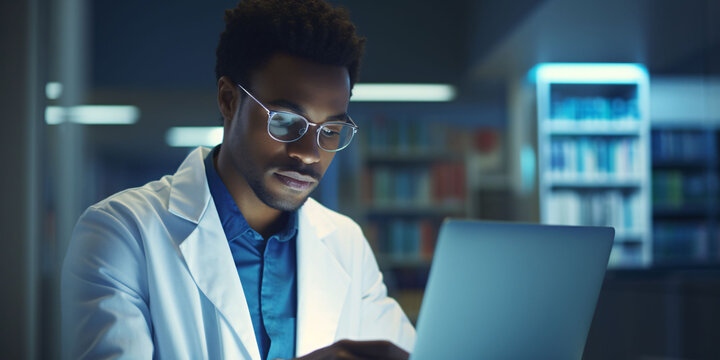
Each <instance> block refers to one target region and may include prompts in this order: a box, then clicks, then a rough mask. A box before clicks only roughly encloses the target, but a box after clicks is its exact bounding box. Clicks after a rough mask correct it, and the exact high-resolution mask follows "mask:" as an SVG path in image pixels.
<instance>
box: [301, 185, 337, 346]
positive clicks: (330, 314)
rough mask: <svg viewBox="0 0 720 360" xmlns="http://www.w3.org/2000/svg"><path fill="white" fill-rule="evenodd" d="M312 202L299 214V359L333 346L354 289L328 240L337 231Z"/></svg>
mask: <svg viewBox="0 0 720 360" xmlns="http://www.w3.org/2000/svg"><path fill="white" fill-rule="evenodd" d="M326 218H327V215H326V214H323V213H322V209H321V208H320V207H319V206H318V205H317V203H315V201H314V200H313V199H308V201H307V202H306V204H305V205H304V206H303V207H302V208H301V209H300V212H299V229H298V237H297V264H298V265H297V271H298V274H297V279H298V307H297V338H296V340H297V342H296V355H298V356H300V355H304V354H307V353H309V352H311V351H313V350H315V349H317V348H320V347H324V346H327V345H329V344H331V343H332V342H333V341H334V339H335V334H336V332H337V327H338V321H339V319H340V314H341V312H342V309H343V305H344V303H345V297H346V295H347V291H348V289H349V287H350V277H349V275H348V274H347V272H346V271H345V269H344V268H343V267H342V265H341V264H340V262H339V261H338V259H337V257H336V254H335V253H333V251H332V250H331V249H330V248H329V247H328V244H326V242H325V240H326V239H327V238H328V237H329V236H330V235H332V233H333V232H335V231H336V229H335V228H334V227H333V226H332V225H330V223H329V222H328V221H325V219H326Z"/></svg>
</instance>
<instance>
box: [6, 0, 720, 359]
mask: <svg viewBox="0 0 720 360" xmlns="http://www.w3.org/2000/svg"><path fill="white" fill-rule="evenodd" d="M332 3H334V4H338V5H342V6H345V7H347V8H348V9H349V10H350V13H351V18H352V19H353V21H354V22H355V23H356V25H357V27H358V31H359V33H361V34H362V35H364V36H366V37H367V38H368V42H367V47H366V53H365V57H364V59H363V61H364V65H363V67H362V69H361V73H360V80H359V84H358V85H357V88H356V91H355V95H356V96H355V97H354V99H353V101H352V102H351V104H350V108H349V112H350V114H351V115H352V116H353V119H354V120H355V121H356V122H357V123H358V124H359V126H360V132H359V135H358V136H359V137H358V138H356V139H355V140H354V142H353V144H352V145H351V146H350V147H349V148H348V149H347V150H344V151H343V152H341V153H339V155H338V156H336V158H335V161H334V163H333V165H332V166H331V167H330V169H329V170H328V173H327V175H326V177H325V179H324V180H323V183H322V186H321V187H320V188H318V189H317V190H316V192H315V193H314V195H313V196H314V197H315V198H316V199H318V200H320V201H321V202H322V203H324V204H325V205H326V206H328V207H330V208H332V209H336V210H338V211H341V212H343V213H345V214H347V215H349V216H351V217H352V218H353V219H355V220H356V221H357V222H358V223H360V224H361V226H362V227H363V230H364V231H365V234H366V236H367V238H368V240H369V241H370V243H371V245H372V246H373V248H374V250H375V252H376V255H377V258H378V262H379V263H380V266H381V268H382V270H383V273H384V275H385V278H386V282H387V284H388V287H389V289H390V292H391V294H392V295H393V296H395V297H396V298H397V299H398V300H399V301H400V303H401V304H402V306H403V308H404V309H405V311H406V312H407V313H408V315H409V316H410V318H411V319H412V320H413V321H416V318H417V314H418V310H419V307H420V303H421V300H422V294H423V288H424V286H425V282H426V280H427V274H428V271H429V267H430V261H431V259H432V253H433V248H434V241H435V237H436V235H437V229H438V226H439V224H440V223H441V221H442V219H443V218H445V217H448V216H454V217H466V218H476V219H488V220H510V221H525V222H544V223H560V224H585V225H610V226H614V227H615V228H616V231H617V234H618V235H617V237H616V241H615V245H614V247H613V253H612V255H611V259H610V263H609V269H608V272H607V275H606V279H605V282H604V285H603V289H602V292H601V295H600V299H599V302H598V307H597V310H596V313H595V317H594V320H593V325H592V327H591V330H590V334H589V337H588V342H587V346H586V350H585V356H584V357H585V358H587V359H710V358H715V359H716V358H720V342H718V341H717V340H718V339H720V205H718V202H719V201H718V200H720V192H719V190H718V188H719V186H718V178H719V177H720V160H719V159H718V157H719V156H718V154H720V145H719V144H720V20H718V18H719V17H720V2H718V1H713V0H691V1H680V0H644V1H641V0H606V1H577V0H545V1H540V0H516V1H505V2H500V1H490V0H477V1H472V0H446V1H443V2H436V1H426V0H422V1H418V0H414V1H411V0H392V1H345V0H343V1H332ZM235 4H236V1H235V0H209V1H202V2H198V1H192V2H191V1H174V2H159V1H142V0H126V1H121V2H118V1H107V0H95V1H88V0H27V1H3V2H2V3H1V4H0V29H2V32H1V38H0V46H1V49H2V56H0V74H1V76H0V80H1V81H0V89H1V92H0V94H1V95H2V96H0V109H1V110H0V111H2V114H3V116H2V121H1V124H2V125H1V126H2V131H0V136H1V137H2V149H3V154H4V163H5V164H6V165H5V166H3V168H5V170H4V171H3V172H2V173H3V174H2V187H0V189H2V190H1V191H2V235H3V238H2V240H1V241H2V248H1V249H0V264H1V265H0V266H2V276H1V277H0V278H1V279H2V303H1V305H2V319H3V321H2V322H3V325H2V330H1V331H2V333H1V334H0V339H2V340H0V341H1V342H2V354H3V357H7V358H9V359H40V358H42V359H52V358H57V357H58V354H59V348H60V341H59V338H60V336H59V304H58V294H59V288H60V284H59V276H58V275H59V269H60V266H61V264H62V259H63V257H64V253H65V249H66V246H67V242H68V239H69V235H70V232H71V231H72V227H73V225H74V223H75V221H76V220H77V218H78V216H79V215H80V213H81V212H82V211H83V210H84V209H85V208H86V207H87V206H89V205H91V204H93V203H95V202H97V201H99V200H101V199H103V198H105V197H107V196H109V195H111V194H113V193H115V192H117V191H120V190H122V189H125V188H129V187H135V186H140V185H142V184H144V183H146V182H148V181H151V180H154V179H158V178H159V177H161V176H162V175H164V174H171V173H173V172H174V171H175V169H176V168H177V166H178V165H179V164H180V162H181V161H182V159H183V158H184V156H185V155H186V154H187V153H188V152H189V151H190V150H191V149H192V148H193V147H194V146H198V145H206V146H212V145H213V144H216V143H217V142H218V141H220V139H219V138H218V130H217V126H219V125H221V123H220V114H219V111H218V110H217V105H216V92H215V91H216V88H215V80H214V72H213V69H214V62H215V55H214V52H215V47H216V45H217V40H218V36H219V34H220V32H221V31H222V29H223V21H222V16H223V10H224V9H226V8H231V7H234V6H235ZM558 63H560V64H558ZM568 63H576V64H577V63H582V64H585V65H583V67H577V65H572V64H568ZM618 63H624V64H630V65H626V66H623V65H617V64H618ZM587 64H592V65H587ZM607 64H616V65H610V66H608V65H607ZM392 84H394V86H400V85H398V84H401V85H402V86H404V87H402V88H393V87H392V86H390V87H388V86H389V85H392ZM388 89H390V90H388ZM402 95H405V97H404V98H403V96H402Z"/></svg>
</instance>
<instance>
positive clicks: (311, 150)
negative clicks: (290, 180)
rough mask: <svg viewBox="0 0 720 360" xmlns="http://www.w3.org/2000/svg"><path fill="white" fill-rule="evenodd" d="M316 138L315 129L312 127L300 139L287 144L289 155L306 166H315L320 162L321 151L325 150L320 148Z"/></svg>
mask: <svg viewBox="0 0 720 360" xmlns="http://www.w3.org/2000/svg"><path fill="white" fill-rule="evenodd" d="M315 137H316V134H315V128H313V127H310V128H309V129H308V130H307V132H306V133H305V135H303V136H302V137H301V138H300V139H298V140H297V141H293V142H291V143H288V144H287V152H288V155H289V156H290V157H292V158H296V159H298V160H300V161H302V162H303V163H304V164H314V163H316V162H318V161H320V151H323V150H322V149H320V147H319V146H318V144H317V140H315Z"/></svg>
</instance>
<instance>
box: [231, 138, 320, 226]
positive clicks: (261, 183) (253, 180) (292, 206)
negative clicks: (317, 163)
mask: <svg viewBox="0 0 720 360" xmlns="http://www.w3.org/2000/svg"><path fill="white" fill-rule="evenodd" d="M244 153H245V154H250V153H251V152H244ZM233 157H234V156H233ZM238 160H239V161H234V162H235V168H236V169H237V170H238V172H239V173H240V175H241V176H243V177H244V178H245V181H246V182H247V184H248V185H249V186H250V188H251V189H252V191H253V192H254V193H255V196H257V198H258V199H260V201H262V202H263V203H264V204H265V205H267V206H268V207H271V208H273V209H276V210H280V211H289V212H292V211H296V210H298V209H299V208H300V207H301V206H302V205H303V204H305V201H307V199H308V197H310V194H311V193H312V191H313V190H314V189H315V188H316V187H317V185H318V183H319V180H320V176H318V174H317V172H316V171H314V170H312V169H309V168H308V167H306V166H303V165H288V166H281V167H279V166H278V167H267V168H263V167H261V166H259V165H258V164H257V163H256V162H255V161H254V160H252V159H251V158H250V157H245V158H244V159H238ZM280 169H282V170H292V171H297V172H299V173H302V174H308V175H311V176H313V177H314V178H315V179H318V182H316V183H315V184H314V185H313V186H312V187H311V188H309V189H308V190H306V193H305V195H300V193H299V192H294V191H289V192H288V193H283V192H279V191H273V190H272V189H270V187H269V186H268V183H269V182H271V181H272V180H273V179H272V178H273V177H274V176H275V175H274V170H280ZM292 193H295V196H293V195H292Z"/></svg>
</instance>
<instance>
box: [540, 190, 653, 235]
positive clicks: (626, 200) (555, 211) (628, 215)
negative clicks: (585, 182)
mask: <svg viewBox="0 0 720 360" xmlns="http://www.w3.org/2000/svg"><path fill="white" fill-rule="evenodd" d="M641 200H642V198H641V197H640V196H639V195H638V193H637V192H622V191H619V190H602V191H599V190H598V191H583V192H579V191H572V190H557V191H553V192H552V193H550V195H549V199H548V202H547V205H546V207H545V209H544V210H545V211H547V214H548V223H550V224H562V225H588V226H612V227H614V228H615V230H616V231H617V232H632V231H639V230H641V229H642V228H643V225H644V219H643V216H642V214H643V212H642V209H643V204H642V203H641Z"/></svg>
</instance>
